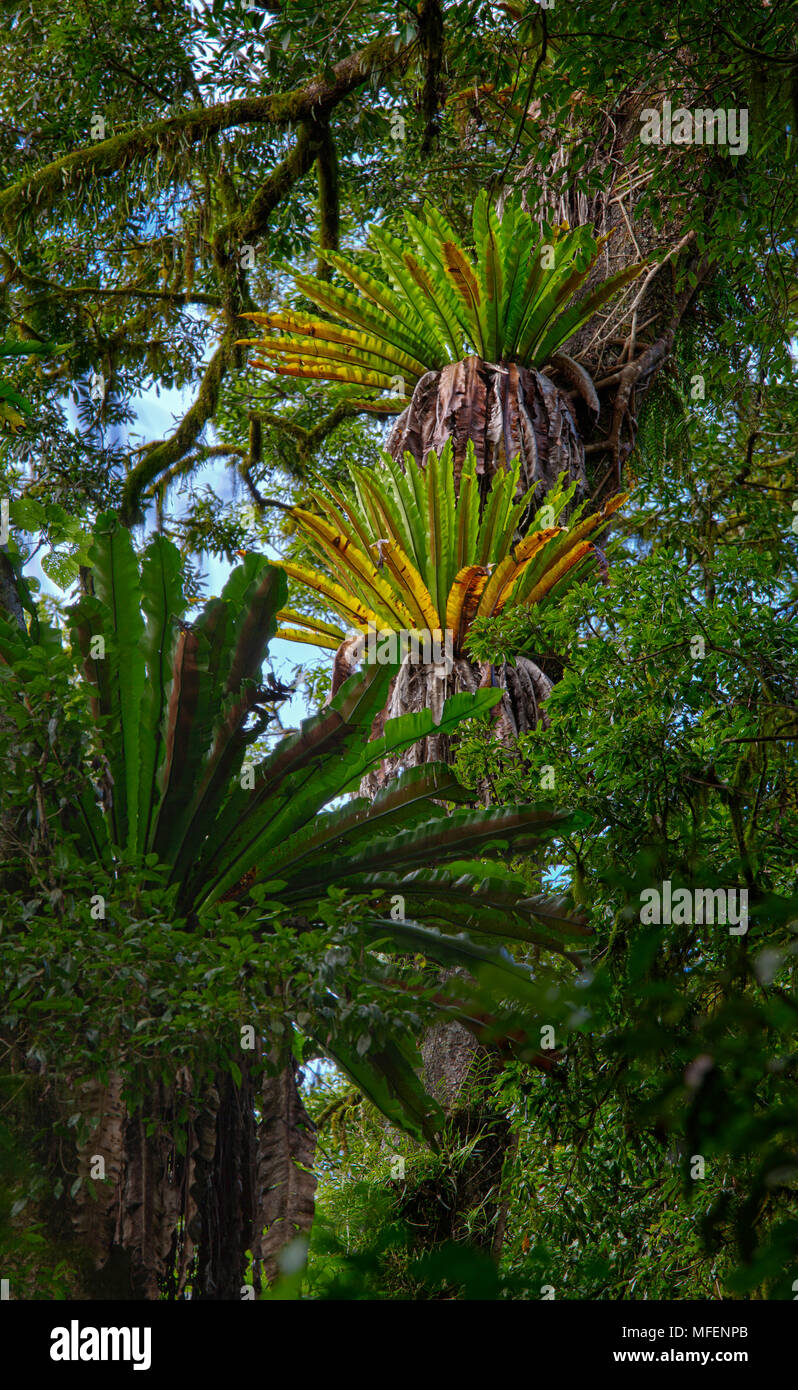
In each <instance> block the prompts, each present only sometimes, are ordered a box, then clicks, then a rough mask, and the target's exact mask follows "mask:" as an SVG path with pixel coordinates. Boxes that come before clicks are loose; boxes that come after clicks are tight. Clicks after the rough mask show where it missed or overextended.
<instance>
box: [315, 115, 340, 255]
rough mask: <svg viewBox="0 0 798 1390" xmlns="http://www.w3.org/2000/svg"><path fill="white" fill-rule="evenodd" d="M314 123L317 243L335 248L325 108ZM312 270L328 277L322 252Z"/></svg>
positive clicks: (334, 192) (332, 165)
mask: <svg viewBox="0 0 798 1390" xmlns="http://www.w3.org/2000/svg"><path fill="white" fill-rule="evenodd" d="M318 127H319V136H320V144H319V154H318V158H317V160H316V175H317V178H318V181H319V246H320V247H321V248H322V250H327V251H337V250H338V237H339V231H340V204H339V189H338V151H337V149H336V148H335V140H334V139H333V134H332V131H331V129H330V118H329V116H328V115H327V114H326V112H325V114H324V115H323V116H322V117H321V119H320V120H319V121H318ZM316 274H317V275H318V277H319V279H320V280H328V279H329V278H330V274H331V268H330V266H329V265H328V264H327V261H326V260H325V258H324V256H319V260H318V266H317V269H316Z"/></svg>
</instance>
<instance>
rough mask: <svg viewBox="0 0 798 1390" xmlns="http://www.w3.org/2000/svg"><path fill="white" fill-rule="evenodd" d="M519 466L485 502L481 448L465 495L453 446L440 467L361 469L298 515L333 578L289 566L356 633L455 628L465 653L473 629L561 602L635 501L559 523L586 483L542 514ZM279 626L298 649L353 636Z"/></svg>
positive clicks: (555, 496) (433, 462)
mask: <svg viewBox="0 0 798 1390" xmlns="http://www.w3.org/2000/svg"><path fill="white" fill-rule="evenodd" d="M519 467H520V465H519V464H518V463H516V465H515V467H514V468H510V469H508V471H507V472H497V473H496V474H495V475H494V477H493V480H492V483H491V488H490V492H489V494H488V496H487V498H486V499H485V501H484V505H483V504H482V502H481V500H480V492H479V487H480V484H479V477H478V474H477V465H476V459H475V455H474V449H473V445H469V448H468V451H467V454H466V458H465V461H464V464H463V468H462V473H461V477H460V486H459V489H458V494H457V496H456V497H455V491H454V480H453V475H452V447H451V443H450V442H447V444H446V446H445V447H444V449H443V450H442V452H441V457H440V459H438V457H437V455H436V454H435V452H434V450H433V451H431V452H430V453H429V454H428V455H427V458H426V459H425V462H424V467H423V468H421V467H419V465H418V464H417V463H416V462H415V460H414V459H413V457H412V455H410V454H407V455H406V456H405V461H404V465H403V466H401V467H400V465H399V464H398V463H396V462H395V461H394V460H393V459H392V458H391V457H390V455H389V454H386V453H383V455H382V457H381V461H380V463H379V465H378V466H377V467H373V468H370V469H365V468H357V467H352V468H351V469H350V473H351V477H352V481H353V483H354V490H352V491H349V492H346V493H339V492H337V491H335V490H333V489H332V488H328V489H326V490H325V491H322V490H314V491H313V492H312V493H311V498H312V501H313V502H314V504H315V507H316V511H310V510H308V509H307V508H304V507H294V508H293V509H292V512H291V516H292V519H293V521H294V523H295V525H296V528H297V531H298V532H299V534H300V535H301V537H302V539H303V540H304V541H305V542H306V544H307V545H308V548H309V549H310V552H311V555H312V556H315V557H316V558H317V560H318V562H319V563H321V564H322V565H323V566H324V567H325V570H326V571H327V573H325V572H323V571H319V570H316V569H311V568H310V567H308V566H307V565H304V564H296V563H294V562H293V561H284V562H283V564H282V568H283V569H285V571H286V573H287V574H288V575H289V576H290V577H291V578H293V579H296V580H298V581H299V582H300V584H302V586H303V588H307V589H310V590H311V592H312V593H313V594H314V596H315V595H319V596H321V597H322V598H323V599H324V600H326V601H327V602H328V603H329V605H330V607H331V608H332V609H333V610H334V612H335V613H336V614H337V615H338V616H339V617H341V618H342V619H343V620H344V621H345V622H346V623H347V628H348V630H349V631H352V630H354V631H356V632H364V633H365V632H368V631H369V630H375V631H379V632H384V631H388V632H393V631H396V630H401V629H404V630H419V631H424V632H427V633H432V634H435V633H438V634H440V633H441V632H442V631H443V630H444V629H446V630H448V631H449V632H451V633H452V644H453V650H454V654H455V655H456V656H460V655H461V654H462V651H463V647H464V645H465V643H466V641H467V639H468V635H469V631H470V629H471V625H472V623H474V622H475V621H478V620H479V619H480V618H482V617H487V616H489V615H492V614H496V613H501V612H503V611H505V610H510V609H513V608H515V607H517V606H522V607H524V608H529V607H532V606H535V605H539V604H542V603H544V602H545V601H548V602H551V601H554V600H556V598H557V597H558V596H559V595H561V594H562V593H563V592H564V591H565V590H566V588H568V587H569V585H570V584H572V583H573V582H574V580H575V579H578V578H579V577H580V575H582V574H584V573H585V571H587V570H589V569H590V567H591V564H592V562H593V561H594V560H595V557H596V549H595V546H594V544H593V543H592V541H590V540H588V539H587V538H588V537H589V536H591V535H592V536H594V537H595V536H597V535H598V534H600V532H601V531H602V530H603V529H604V528H605V527H606V526H607V525H608V523H609V519H610V517H611V516H612V515H613V513H614V512H615V511H617V509H618V507H619V506H620V505H621V504H622V502H623V501H624V497H623V496H618V497H615V498H613V499H612V500H611V501H610V502H608V503H607V504H606V505H605V507H604V509H603V511H602V512H600V513H599V512H595V513H593V514H592V515H590V516H587V517H583V515H582V513H583V512H584V510H585V506H584V504H582V505H580V506H579V507H577V508H576V509H574V511H573V512H572V515H571V524H570V525H569V526H568V527H566V526H562V525H561V526H558V525H556V521H557V518H558V517H559V516H560V515H561V513H562V512H563V511H564V510H565V508H566V507H567V505H568V503H569V502H570V501H571V498H572V497H573V494H574V492H575V490H576V485H575V484H573V483H572V484H571V485H570V486H569V487H566V486H565V482H564V479H562V478H561V479H560V481H559V483H558V485H557V486H556V487H555V488H552V489H551V491H550V492H549V493H548V494H547V496H546V497H545V498H544V500H543V503H542V505H541V506H540V507H539V508H538V509H537V510H536V511H535V512H534V513H533V512H532V505H533V503H532V492H529V493H526V494H525V495H523V496H522V497H520V498H517V492H518V477H519ZM530 514H531V515H530ZM524 522H526V524H523V523H524ZM577 523H578V524H577ZM522 529H523V530H524V531H525V534H524V536H523V539H521V540H518V535H519V532H520V531H521V530H522ZM303 597H304V596H303ZM300 601H302V600H300ZM304 601H305V603H307V598H306V597H305V598H304ZM280 618H281V620H282V621H283V623H287V624H288V626H287V627H286V626H284V627H282V628H281V629H280V632H279V634H278V635H279V636H281V637H288V638H290V639H291V640H292V641H295V642H308V643H311V644H314V645H318V646H321V647H328V648H330V649H332V650H335V649H336V648H337V647H338V646H339V645H340V643H341V642H342V641H343V640H344V637H345V631H344V630H343V629H342V628H341V627H338V626H336V625H334V624H331V623H328V622H327V621H325V620H323V619H320V618H319V617H318V616H315V615H313V614H309V613H302V612H297V611H295V610H293V609H285V610H283V611H282V612H281V614H280Z"/></svg>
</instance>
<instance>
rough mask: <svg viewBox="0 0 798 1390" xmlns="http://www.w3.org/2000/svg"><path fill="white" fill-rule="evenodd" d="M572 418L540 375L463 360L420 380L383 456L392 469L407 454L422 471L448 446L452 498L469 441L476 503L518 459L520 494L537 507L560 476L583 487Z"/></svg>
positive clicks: (510, 366) (554, 389)
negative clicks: (477, 485)
mask: <svg viewBox="0 0 798 1390" xmlns="http://www.w3.org/2000/svg"><path fill="white" fill-rule="evenodd" d="M574 411H575V407H574V406H573V405H572V404H571V402H570V401H569V399H568V397H567V396H566V395H565V394H564V393H563V392H562V391H561V390H559V389H558V388H557V387H556V386H555V385H554V383H553V382H552V381H550V380H549V378H548V377H547V376H543V375H542V374H541V373H540V372H534V371H529V370H527V368H526V367H519V366H517V365H516V363H514V362H510V363H492V362H484V361H483V360H482V359H481V358H480V357H466V358H464V359H463V360H462V361H461V362H452V363H449V364H448V365H447V366H446V367H444V368H443V369H442V370H441V371H439V372H427V374H426V376H423V377H422V378H421V380H420V382H419V383H418V385H417V386H416V389H415V391H414V392H413V399H412V401H411V402H410V405H409V406H408V407H407V409H406V410H405V411H404V412H403V413H402V414H401V415H400V416H399V419H398V420H397V421H396V424H395V425H394V427H393V430H392V431H391V435H390V438H389V440H388V450H389V452H390V453H391V454H392V455H393V457H394V458H396V459H398V460H400V461H401V459H402V458H403V457H404V455H405V453H410V454H412V455H413V458H414V459H415V460H416V462H417V463H418V464H419V465H423V463H424V460H425V458H426V457H427V454H428V453H429V451H430V449H434V450H435V452H436V453H437V454H440V452H441V450H442V449H443V446H444V444H445V443H446V441H447V440H448V439H451V441H452V456H453V457H452V463H453V467H454V486H455V492H457V491H458V490H459V485H460V475H461V473H462V469H463V463H464V460H465V457H466V451H467V448H468V442H469V440H470V441H471V442H472V443H473V445H474V452H475V456H476V465H477V474H478V476H479V478H480V482H481V487H482V491H483V495H484V494H485V493H486V492H487V490H488V488H489V486H490V482H491V479H492V478H493V477H494V475H495V474H496V473H497V472H499V471H504V470H506V469H507V468H509V466H510V464H512V463H513V462H514V461H515V459H516V458H519V457H520V459H521V476H520V481H519V487H520V490H521V491H522V492H526V491H528V490H529V489H530V488H536V489H537V491H536V501H540V500H541V499H542V497H543V496H544V494H545V493H546V492H547V491H548V490H549V488H551V487H552V486H553V484H554V483H555V482H556V481H557V477H558V475H559V474H560V473H565V474H566V476H567V477H568V478H569V479H571V478H576V479H577V481H578V483H579V486H580V488H581V489H584V488H585V487H586V478H585V458H584V452H583V448H582V444H581V442H580V437H579V433H578V430H577V421H576V418H575V414H574Z"/></svg>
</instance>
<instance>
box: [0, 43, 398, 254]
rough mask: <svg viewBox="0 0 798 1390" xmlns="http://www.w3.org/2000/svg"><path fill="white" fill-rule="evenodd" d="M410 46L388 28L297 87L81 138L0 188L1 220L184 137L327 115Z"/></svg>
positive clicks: (12, 219)
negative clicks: (327, 73) (84, 141)
mask: <svg viewBox="0 0 798 1390" xmlns="http://www.w3.org/2000/svg"><path fill="white" fill-rule="evenodd" d="M412 48H413V45H412V44H405V45H403V46H402V47H400V48H399V49H398V50H397V49H396V47H395V39H394V37H393V36H391V35H389V36H388V37H387V38H383V39H375V40H374V42H373V43H370V44H367V45H366V47H365V48H363V49H361V50H360V52H358V53H353V54H350V55H349V56H348V57H346V58H343V59H341V61H340V62H339V63H336V64H335V66H334V67H333V68H332V74H331V80H328V79H327V77H324V76H321V77H314V78H312V79H311V81H310V82H308V83H306V84H305V86H304V87H298V88H295V90H294V91H292V92H278V93H276V94H272V95H268V96H253V97H239V98H236V99H234V100H231V101H225V102H220V103H217V104H216V105H214V106H207V107H204V108H193V109H192V110H190V111H181V112H180V113H179V114H178V115H176V116H169V117H167V118H165V119H163V120H158V121H151V122H150V123H149V124H148V125H145V126H139V127H138V128H137V129H135V130H130V131H126V132H124V133H123V134H120V135H114V136H111V137H110V138H109V139H107V140H101V141H98V143H97V144H95V145H92V146H84V147H83V148H81V149H79V150H75V151H74V152H73V153H72V154H68V155H65V156H64V157H63V158H61V159H56V160H54V161H53V162H52V163H51V164H47V165H45V166H44V168H43V169H38V170H37V171H36V172H35V173H33V174H30V175H29V176H28V177H27V178H23V179H20V180H18V182H16V183H13V184H11V185H10V187H8V188H6V189H4V190H3V191H2V192H0V221H2V222H3V223H4V224H5V225H6V226H8V227H10V228H13V226H14V225H15V223H16V222H17V221H18V219H19V218H20V217H21V216H22V215H23V213H25V212H31V211H33V212H34V213H35V211H36V209H37V208H39V207H41V208H45V207H47V206H49V205H50V204H52V203H53V202H54V201H55V200H56V198H57V197H59V196H61V195H63V194H65V193H67V192H68V191H69V189H70V188H71V187H72V186H74V184H75V183H77V182H79V181H80V180H81V179H85V178H88V177H91V178H102V177H107V176H108V175H110V174H113V173H116V172H118V171H119V170H121V169H124V168H126V167H127V166H128V165H130V164H132V163H134V162H135V161H136V160H139V159H142V158H143V157H144V156H146V155H148V154H150V153H152V152H155V151H157V152H159V153H161V154H162V155H163V154H168V153H169V152H170V150H174V151H177V150H178V149H180V148H183V147H185V145H186V143H188V144H196V143H197V142H199V141H200V140H203V139H205V138H206V137H207V136H209V135H215V134H217V133H218V132H219V131H222V130H230V129H232V128H233V127H235V126H242V125H263V124H266V125H276V126H286V125H290V124H295V123H298V122H300V121H305V120H308V119H312V118H313V117H314V116H322V115H323V114H324V113H326V112H328V111H330V110H331V109H332V108H333V107H334V106H335V105H336V104H337V103H338V102H339V101H341V100H342V99H343V98H344V97H345V96H347V95H348V94H349V93H350V92H352V91H354V90H355V89H356V88H357V87H359V86H360V85H361V84H362V83H363V82H364V81H365V80H366V78H368V77H369V76H370V75H371V74H372V73H374V72H379V71H385V72H387V71H389V70H391V69H397V68H399V69H403V68H404V66H405V65H406V64H407V62H408V60H409V56H410V53H411V51H412Z"/></svg>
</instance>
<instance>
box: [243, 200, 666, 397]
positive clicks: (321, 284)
mask: <svg viewBox="0 0 798 1390" xmlns="http://www.w3.org/2000/svg"><path fill="white" fill-rule="evenodd" d="M405 222H406V228H407V234H406V238H405V240H404V241H400V240H399V239H398V238H397V237H394V236H393V235H392V234H391V233H389V232H388V231H386V230H385V229H382V228H380V229H376V228H373V229H372V232H371V241H372V244H373V246H374V248H375V250H376V253H377V256H378V258H379V263H380V268H381V272H382V277H383V278H382V279H376V278H375V277H374V276H373V275H372V274H370V272H369V271H368V270H366V269H365V268H363V267H361V266H360V265H359V264H357V263H356V262H354V261H352V260H350V259H347V258H346V257H343V256H341V255H338V254H337V253H335V252H332V251H326V252H324V253H323V255H324V258H325V260H326V261H328V262H329V264H330V265H331V266H334V268H335V269H336V270H337V271H338V272H339V273H340V274H341V275H343V276H344V278H345V279H347V280H348V281H349V283H350V284H351V285H352V286H353V287H354V291H353V290H347V289H343V288H341V287H339V286H337V285H334V284H331V283H329V282H328V281H323V280H320V279H318V278H316V277H313V276H308V275H298V274H294V275H293V279H294V281H295V283H296V285H297V288H298V289H299V290H301V291H302V293H303V295H304V296H305V297H306V298H307V299H309V300H310V301H311V302H312V303H313V304H315V305H316V306H317V308H320V309H323V310H325V311H326V312H327V313H328V314H331V315H332V316H333V319H334V320H337V322H333V321H331V320H329V319H318V318H309V317H308V316H307V315H305V314H302V313H296V312H293V311H288V310H284V311H283V312H281V313H278V314H274V313H266V314H250V315H248V317H249V318H251V319H252V320H253V321H254V322H255V323H258V324H262V325H263V327H264V328H267V329H275V330H277V332H278V333H279V334H280V336H279V337H276V338H274V337H267V336H265V335H264V337H263V338H262V339H248V340H246V341H247V343H248V344H249V345H250V346H252V345H254V346H256V347H257V348H258V350H259V352H260V354H261V358H268V359H271V360H270V361H269V362H264V361H262V360H256V359H253V365H254V366H261V367H267V368H268V369H269V370H271V371H274V372H277V373H278V375H280V376H288V377H292V376H294V377H307V378H311V379H314V380H316V379H318V380H324V381H337V382H342V383H344V384H345V385H348V386H357V387H362V388H364V389H365V390H366V391H368V392H369V393H370V397H373V395H374V393H378V392H381V391H386V390H388V391H392V392H393V393H394V394H393V396H391V397H389V398H388V399H386V400H385V401H384V402H381V403H380V408H381V409H384V410H386V411H388V412H392V411H393V412H395V411H399V410H402V409H403V408H404V406H405V405H406V404H407V402H408V400H409V398H410V396H411V395H412V392H413V387H414V386H415V385H417V383H418V382H419V381H420V380H421V378H422V376H424V374H425V373H426V372H428V371H432V370H434V369H436V368H440V367H443V366H444V365H445V364H446V363H447V362H456V361H458V360H459V359H460V358H461V357H465V356H467V355H468V354H470V353H476V354H477V356H479V357H482V358H484V359H485V360H486V361H489V362H497V361H507V362H520V363H521V364H523V365H524V366H530V367H533V366H536V367H540V366H543V365H544V364H545V363H546V362H547V361H548V360H549V358H550V357H551V356H552V355H553V354H554V353H556V352H557V351H558V349H559V348H561V347H562V346H563V344H564V343H566V342H567V341H568V339H569V338H571V337H572V336H573V334H574V333H576V332H577V331H578V329H579V328H580V327H581V326H582V325H583V324H585V323H586V322H587V321H588V319H589V318H590V317H591V316H592V315H593V314H594V313H595V312H596V310H597V309H599V308H601V306H602V305H603V304H605V303H606V302H607V300H609V299H610V298H612V296H613V295H614V294H616V293H617V291H618V290H620V289H621V288H622V287H623V285H625V284H628V283H629V281H630V280H632V279H634V277H635V276H637V275H639V274H640V270H641V267H640V266H634V267H630V268H627V269H625V270H623V271H620V272H618V274H617V275H613V276H611V277H610V278H609V279H608V280H606V281H604V283H602V284H601V285H599V287H598V288H596V289H593V290H592V291H591V292H590V293H589V294H588V295H586V296H584V297H582V298H581V299H579V300H578V302H577V303H575V304H570V301H571V300H572V299H573V297H574V295H576V294H577V293H578V292H579V290H580V289H581V288H582V287H583V285H584V283H585V281H586V280H587V278H588V276H589V274H590V272H591V269H592V268H593V266H594V264H595V262H596V260H597V258H598V255H599V251H600V249H601V245H602V240H601V239H600V240H597V239H596V238H595V236H594V235H593V232H592V230H591V228H590V227H575V228H574V229H573V230H570V231H569V230H568V229H567V228H562V227H555V228H551V227H543V228H542V231H541V235H540V238H539V240H538V241H536V240H535V229H534V226H533V223H532V219H531V218H530V217H529V216H528V214H527V213H525V212H523V211H522V209H521V205H520V199H518V198H517V197H511V198H508V199H507V201H506V202H505V204H504V208H503V211H502V216H501V219H499V217H498V216H497V214H496V213H495V212H494V210H493V208H492V207H491V206H490V204H489V201H488V197H487V194H486V192H485V190H484V189H483V190H481V191H480V193H479V194H478V196H477V198H476V201H475V203H474V212H473V238H474V248H475V250H474V256H473V258H472V257H470V256H469V255H468V253H467V252H466V250H465V248H464V247H463V245H462V242H461V241H460V240H459V238H458V236H457V233H456V232H455V231H454V229H453V228H452V227H451V225H450V224H449V223H448V222H447V220H446V218H445V217H444V216H443V214H442V213H441V212H440V210H439V209H437V208H435V207H433V205H432V204H430V203H427V204H425V207H424V221H423V222H422V221H421V220H420V219H419V218H417V217H415V216H414V215H413V214H412V213H409V212H408V213H406V214H405ZM411 245H412V246H413V248H414V249H413V250H412V251H411V250H410V249H409V248H410V246H411ZM569 304H570V307H569ZM396 381H399V382H401V383H402V385H401V389H399V390H398V391H397V389H396V387H395V385H394V383H395V382H396Z"/></svg>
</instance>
